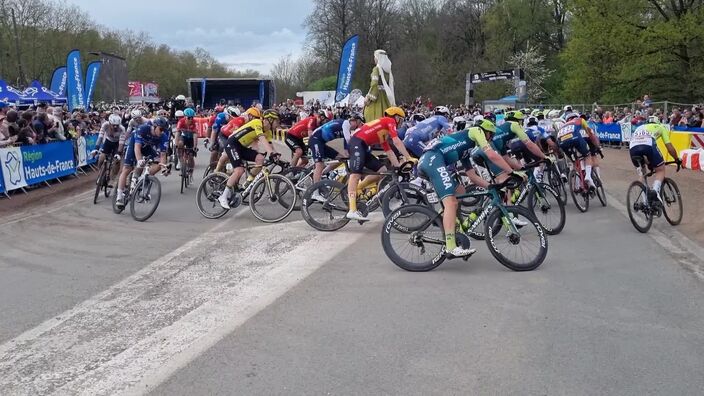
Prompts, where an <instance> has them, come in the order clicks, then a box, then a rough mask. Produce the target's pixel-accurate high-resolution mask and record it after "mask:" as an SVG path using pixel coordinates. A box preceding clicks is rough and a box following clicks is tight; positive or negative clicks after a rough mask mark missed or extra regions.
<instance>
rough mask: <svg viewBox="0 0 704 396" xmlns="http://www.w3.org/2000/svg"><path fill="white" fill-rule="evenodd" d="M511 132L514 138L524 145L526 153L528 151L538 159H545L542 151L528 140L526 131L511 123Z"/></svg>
mask: <svg viewBox="0 0 704 396" xmlns="http://www.w3.org/2000/svg"><path fill="white" fill-rule="evenodd" d="M511 132H513V133H514V134H515V135H516V137H518V139H519V140H520V141H521V142H523V144H525V145H526V148H527V149H528V151H530V152H531V153H532V154H533V155H535V156H536V157H538V158H540V159H545V154H543V150H541V149H540V147H538V145H537V144H535V143H533V141H532V140H530V138H529V137H528V134H526V131H525V130H524V129H523V128H522V127H521V126H520V125H518V124H516V123H512V124H511Z"/></svg>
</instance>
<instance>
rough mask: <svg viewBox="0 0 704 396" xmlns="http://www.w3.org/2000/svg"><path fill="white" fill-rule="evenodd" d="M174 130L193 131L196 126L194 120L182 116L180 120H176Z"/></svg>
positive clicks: (195, 129)
mask: <svg viewBox="0 0 704 396" xmlns="http://www.w3.org/2000/svg"><path fill="white" fill-rule="evenodd" d="M176 130H177V131H186V132H194V133H195V131H197V130H198V128H197V127H196V121H195V120H189V119H188V118H186V117H183V118H181V119H180V120H178V122H177V123H176Z"/></svg>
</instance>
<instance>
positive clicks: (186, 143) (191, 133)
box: [175, 107, 198, 173]
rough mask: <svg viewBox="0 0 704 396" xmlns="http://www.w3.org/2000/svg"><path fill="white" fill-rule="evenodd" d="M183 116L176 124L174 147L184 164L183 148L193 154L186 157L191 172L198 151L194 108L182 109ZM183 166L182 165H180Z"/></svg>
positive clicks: (180, 161) (181, 162)
mask: <svg viewBox="0 0 704 396" xmlns="http://www.w3.org/2000/svg"><path fill="white" fill-rule="evenodd" d="M183 115H184V117H183V118H181V119H180V120H178V123H177V124H176V137H175V138H176V147H177V149H178V158H179V160H178V161H179V163H180V164H184V163H185V161H184V158H185V150H191V152H192V153H193V155H192V156H191V157H190V158H189V159H188V164H187V165H188V168H189V172H191V173H193V168H194V167H195V165H196V164H195V156H196V152H197V151H198V134H197V133H196V130H197V126H196V122H195V120H194V119H193V118H195V116H196V112H195V110H193V109H192V108H190V107H189V108H187V109H186V110H184V111H183ZM181 166H183V165H181Z"/></svg>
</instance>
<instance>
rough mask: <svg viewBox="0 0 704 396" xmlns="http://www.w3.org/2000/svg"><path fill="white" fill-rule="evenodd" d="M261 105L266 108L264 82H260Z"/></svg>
mask: <svg viewBox="0 0 704 396" xmlns="http://www.w3.org/2000/svg"><path fill="white" fill-rule="evenodd" d="M259 103H261V104H262V106H264V81H259Z"/></svg>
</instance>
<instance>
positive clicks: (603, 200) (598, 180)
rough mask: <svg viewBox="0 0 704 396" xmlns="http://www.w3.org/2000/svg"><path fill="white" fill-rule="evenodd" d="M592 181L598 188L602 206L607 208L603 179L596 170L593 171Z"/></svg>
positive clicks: (597, 193)
mask: <svg viewBox="0 0 704 396" xmlns="http://www.w3.org/2000/svg"><path fill="white" fill-rule="evenodd" d="M592 179H594V185H595V186H596V196H597V198H599V202H601V206H606V189H604V183H603V182H602V181H601V178H600V177H599V175H598V174H597V173H596V170H594V169H592Z"/></svg>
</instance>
